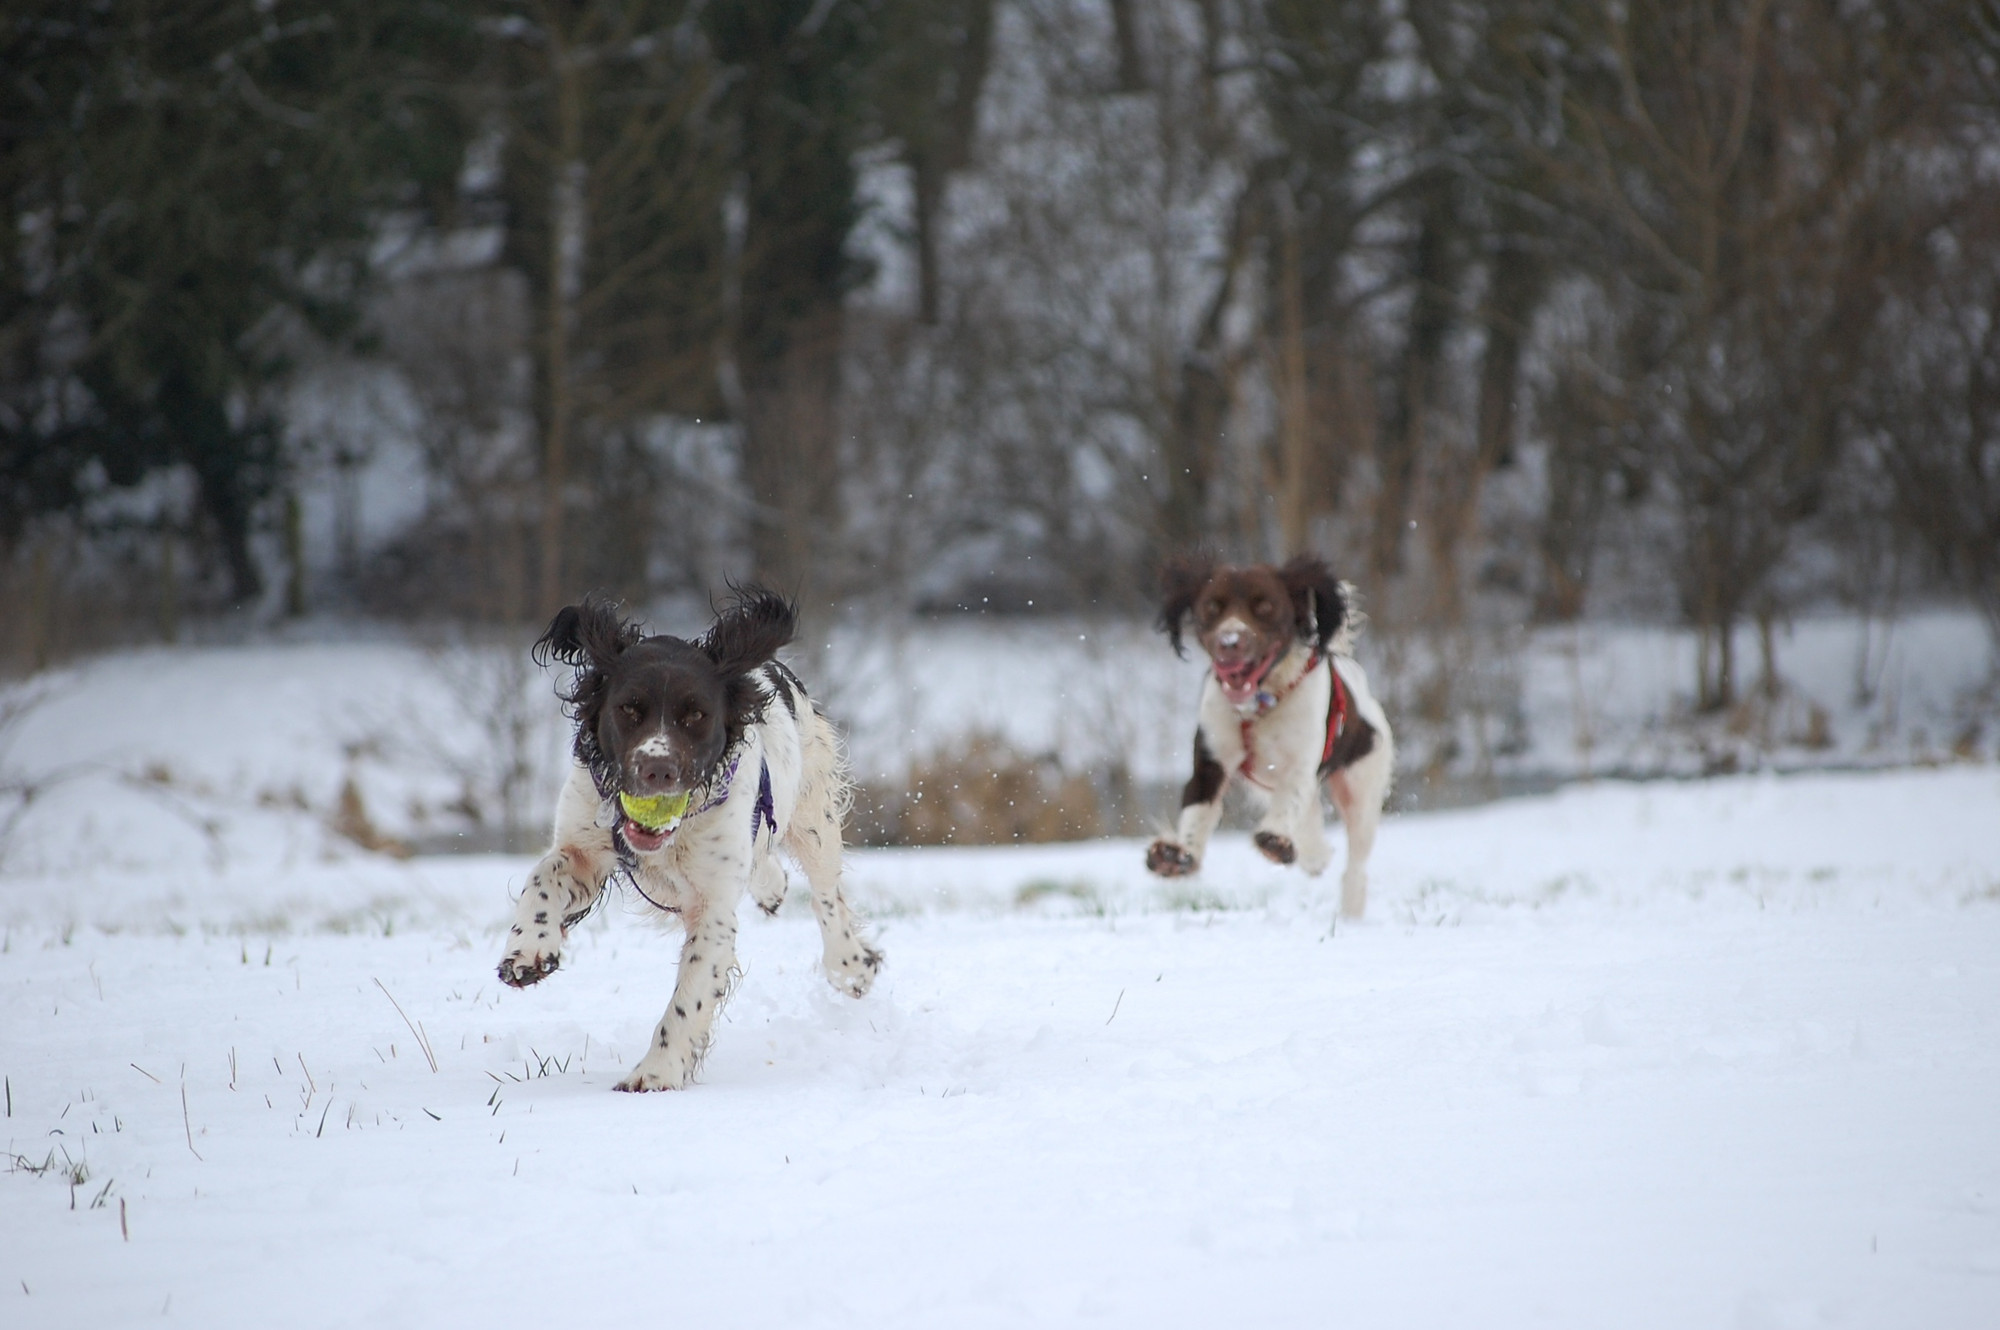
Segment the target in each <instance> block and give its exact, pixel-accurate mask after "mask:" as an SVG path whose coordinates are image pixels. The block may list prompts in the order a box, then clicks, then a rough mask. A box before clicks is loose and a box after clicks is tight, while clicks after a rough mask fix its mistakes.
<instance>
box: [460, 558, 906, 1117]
mask: <svg viewBox="0 0 2000 1330" xmlns="http://www.w3.org/2000/svg"><path fill="white" fill-rule="evenodd" d="M795 626H796V611H795V608H794V606H793V605H792V604H791V603H790V602H789V601H787V600H785V599H784V598H783V597H782V596H778V595H774V594H772V593H770V592H767V591H762V590H758V589H755V588H752V589H748V590H745V591H743V592H741V593H739V594H738V595H737V597H736V598H735V600H733V601H732V602H731V603H730V604H729V605H727V606H726V607H725V608H724V609H723V611H722V612H721V614H720V615H718V616H717V618H716V620H715V622H714V624H713V625H712V626H711V627H710V628H709V630H708V632H707V633H706V634H705V635H704V636H703V637H702V638H701V639H700V640H699V641H695V642H685V641H682V640H681V639H680V638H678V637H648V636H646V635H645V634H644V632H643V631H642V630H641V629H640V627H639V625H638V624H636V623H634V622H632V621H630V620H627V619H623V618H620V617H619V614H618V611H617V608H616V607H615V606H614V605H612V604H611V603H609V602H607V601H604V600H600V599H595V598H590V599H586V600H585V601H584V602H583V604H581V605H572V606H569V607H568V608H566V609H564V610H563V611H562V612H561V613H559V614H557V615H556V617H555V621H554V622H553V623H551V624H550V625H549V630H548V632H546V633H544V634H543V635H542V638H541V640H540V641H539V642H537V643H536V644H535V648H534V656H535V659H536V661H537V663H539V664H543V665H546V664H548V662H549V660H550V659H551V658H554V659H555V660H559V661H562V662H563V663H565V664H568V665H573V666H575V667H576V674H575V677H574V679H573V681H572V683H571V685H570V688H569V690H568V691H567V692H565V693H563V694H562V697H563V700H564V702H566V703H567V704H568V708H567V709H568V714H569V716H570V717H571V718H572V719H573V720H574V721H575V722H576V741H575V744H574V752H575V755H576V764H575V766H574V767H573V768H572V769H571V771H570V774H569V780H568V783H567V784H565V785H564V786H563V790H562V793H561V795H560V796H559V797H558V799H557V801H556V829H555V846H554V848H552V849H551V850H550V851H549V852H548V854H546V855H544V856H543V858H542V861H541V862H540V863H538V864H536V865H535V868H534V871H533V872H531V873H530V874H529V875H528V885H527V888H526V889H525V890H524V891H522V893H521V897H520V900H519V902H518V903H517V905H516V908H515V911H514V923H513V926H512V928H510V929H509V930H508V935H507V942H506V947H507V951H506V954H505V955H504V956H503V957H502V958H501V961H500V978H501V979H502V981H504V982H506V983H508V984H511V985H513V986H514V987H516V988H524V987H526V986H527V985H529V984H533V983H537V982H539V981H540V980H542V979H545V978H547V977H548V976H549V975H550V974H552V973H554V972H555V970H556V969H557V968H558V966H559V965H560V964H561V960H562V942H563V937H564V934H565V933H566V932H567V930H568V929H569V928H570V927H571V926H572V925H574V924H575V923H576V922H577V921H578V920H580V919H582V918H583V917H584V916H585V915H587V914H589V913H590V911H591V909H592V908H593V907H595V906H596V904H597V901H598V898H599V896H600V895H601V894H602V893H603V891H604V886H605V883H606V882H608V881H609V880H610V879H611V878H613V877H618V876H623V877H624V878H625V879H626V880H627V881H628V882H630V883H631V885H632V886H633V887H635V888H636V889H637V890H638V891H639V893H640V894H641V895H642V896H644V897H645V899H646V900H647V901H648V902H650V903H651V904H652V905H653V906H654V907H655V908H656V909H658V910H661V911H663V912H665V913H668V914H672V915H677V916H679V918H680V922H681V924H682V926H683V927H684V928H685V929H686V930H687V941H686V943H685V944H684V945H683V946H682V948H681V964H680V975H679V978H678V979H677V980H676V982H675V984H674V997H673V1002H672V1004H671V1005H669V1007H668V1008H667V1013H666V1015H664V1016H662V1017H661V1018H660V1024H659V1028H658V1030H656V1031H655V1033H654V1036H653V1039H652V1043H651V1047H650V1048H648V1050H647V1052H646V1056H645V1057H643V1058H641V1059H640V1060H639V1065H638V1066H636V1067H634V1068H633V1069H632V1072H631V1074H630V1075H628V1076H627V1077H626V1078H625V1079H624V1080H622V1081H620V1082H619V1083H618V1087H617V1088H618V1089H620V1090H677V1089H680V1088H681V1087H682V1086H685V1085H686V1084H687V1083H688V1081H689V1080H690V1079H691V1078H692V1077H693V1076H694V1073H695V1070H696V1068H697V1067H699V1065H700V1063H701V1058H702V1054H703V1053H704V1052H706V1051H707V1048H708V1040H709V1031H710V1028H711V1027H712V1026H713V1025H714V1022H715V1013H716V1010H717V1009H718V1008H719V1007H721V1006H722V1003H723V1001H724V999H726V998H727V997H728V995H729V988H730V984H731V982H732V981H733V980H734V978H735V975H736V973H737V970H736V911H737V906H738V904H739V903H740V902H741V901H742V899H743V896H744V894H745V893H746V892H748V893H749V894H750V895H751V896H753V897H754V898H755V899H756V901H757V903H758V904H759V905H760V906H762V907H763V908H764V910H765V911H766V912H767V913H776V912H777V909H778V905H779V903H780V902H782V901H783V900H784V896H785V872H784V868H783V867H782V866H781V865H780V864H779V862H778V860H777V857H776V856H777V851H778V850H779V849H780V848H782V849H783V850H784V851H785V852H786V853H787V854H788V855H790V856H791V858H792V859H793V860H795V861H796V862H797V863H798V865H799V867H800V868H801V869H803V870H804V872H805V876H806V881H807V882H808V883H809V884H811V887H812V897H813V912H814V914H815V915H816V916H817V917H818V919H819V929H820V940H821V943H822V947H823V963H824V965H825V967H826V976H827V979H828V981H829V982H831V983H832V984H833V986H834V988H836V989H838V990H839V991H841V992H843V993H848V994H851V995H853V996H854V997H861V996H862V995H864V994H865V993H867V992H868V989H869V986H870V985H871V984H873V983H874V982H875V974H876V971H878V970H879V969H880V968H881V965H882V953H881V952H880V951H877V950H876V949H875V948H874V947H872V946H870V945H869V943H868V941H867V939H866V938H865V937H864V936H863V934H862V931H861V927H860V925H859V923H858V922H857V921H856V919H855V917H854V915H853V913H852V912H851V911H850V910H849V909H848V906H847V902H846V900H845V899H843V898H842V896H841V893H840V853H841V844H840V839H841V826H840V824H841V817H842V815H843V814H844V813H845V812H846V809H847V805H848V795H849V786H848V779H847V772H846V767H845V764H844V763H843V761H842V759H841V753H840V742H839V739H838V737H837V736H836V735H835V734H834V730H833V726H832V725H831V724H830V723H829V722H828V721H827V719H826V718H825V717H824V716H822V715H820V713H819V711H818V710H817V708H815V707H814V706H813V704H812V701H811V699H809V698H808V697H807V696H806V691H805V686H804V685H803V684H801V683H800V682H799V680H798V676H797V675H795V674H793V673H792V672H791V671H790V670H789V669H787V668H786V667H785V666H784V665H782V664H780V663H779V662H778V660H777V652H778V649H779V648H780V647H782V646H784V645H785V644H786V643H787V642H789V641H791V640H792V634H793V631H794V628H795Z"/></svg>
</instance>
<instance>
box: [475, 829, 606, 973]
mask: <svg viewBox="0 0 2000 1330" xmlns="http://www.w3.org/2000/svg"><path fill="white" fill-rule="evenodd" d="M607 876H609V874H608V873H605V874H602V875H600V874H599V873H598V872H597V864H596V861H595V857H594V856H592V855H590V854H588V853H586V852H585V851H582V850H579V849H575V848H573V847H563V846H558V847H557V848H556V849H553V850H550V851H549V852H548V853H547V854H545V855H543V856H542V861H541V862H540V863H538V864H536V865H535V867H534V871H532V872H530V873H529V874H528V885H527V886H526V887H524V888H522V890H521V896H520V899H518V900H517V901H515V902H514V922H513V924H512V925H511V926H509V928H508V929H507V941H506V944H505V945H506V950H505V951H504V952H503V953H502V954H501V957H500V980H501V982H502V983H506V984H511V985H512V986H514V987H515V988H526V987H527V986H528V985H529V984H532V983H537V982H539V981H541V980H543V979H545V978H547V977H548V976H549V975H551V974H554V973H555V972H556V971H557V970H558V969H560V968H561V966H562V943H563V936H564V935H565V934H566V933H567V932H568V931H569V926H570V925H571V924H573V923H575V922H576V921H577V920H579V919H581V918H583V916H585V915H586V914H589V913H590V911H591V907H593V906H594V905H596V904H597V898H598V896H599V895H600V894H602V893H603V891H604V881H605V877H607Z"/></svg>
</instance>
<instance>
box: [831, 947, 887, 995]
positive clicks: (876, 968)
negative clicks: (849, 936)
mask: <svg viewBox="0 0 2000 1330" xmlns="http://www.w3.org/2000/svg"><path fill="white" fill-rule="evenodd" d="M825 965H826V981H827V982H828V983H830V984H832V985H833V986H834V988H836V989H837V990H839V991H840V992H842V993H845V994H847V996H849V997H856V998H859V997H867V996H868V990H869V989H871V988H873V987H874V986H875V976H876V975H877V974H880V973H881V971H882V953H881V952H880V951H877V950H876V949H875V948H874V947H871V946H869V945H868V944H867V943H866V942H857V943H855V945H854V949H853V950H852V951H850V952H848V953H846V954H845V955H842V956H839V957H835V956H833V955H831V954H829V955H827V956H826V958H825Z"/></svg>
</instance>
